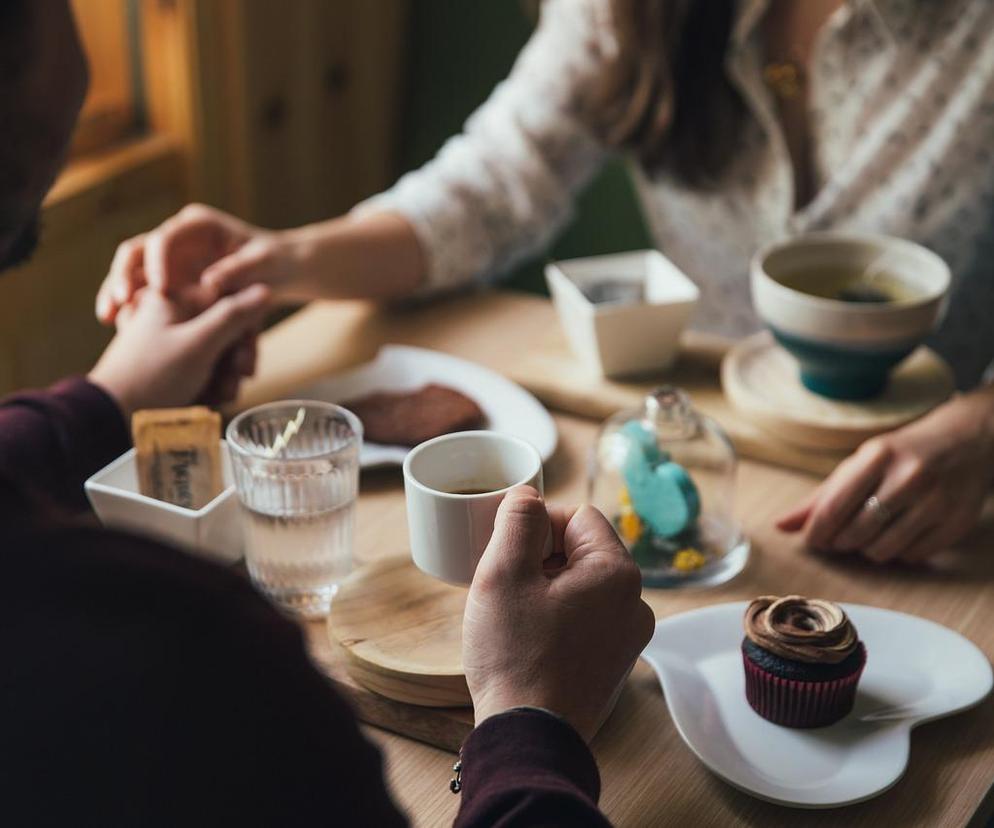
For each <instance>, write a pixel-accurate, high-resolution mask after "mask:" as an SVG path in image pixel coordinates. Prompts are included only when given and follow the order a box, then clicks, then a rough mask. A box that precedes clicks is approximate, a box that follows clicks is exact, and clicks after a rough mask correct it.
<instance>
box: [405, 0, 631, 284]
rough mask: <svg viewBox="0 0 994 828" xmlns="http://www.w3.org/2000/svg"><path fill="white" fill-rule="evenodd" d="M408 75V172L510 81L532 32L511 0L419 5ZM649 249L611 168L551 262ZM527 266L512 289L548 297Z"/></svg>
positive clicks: (620, 176) (624, 183)
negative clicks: (500, 83)
mask: <svg viewBox="0 0 994 828" xmlns="http://www.w3.org/2000/svg"><path fill="white" fill-rule="evenodd" d="M411 7H412V11H413V20H412V26H411V35H410V37H411V40H410V46H409V48H410V53H409V54H410V70H409V74H408V80H407V82H408V84H409V88H408V94H407V95H406V98H405V100H406V111H405V113H404V132H403V136H402V139H401V141H400V145H401V158H400V164H401V169H402V170H409V169H412V168H414V167H417V166H419V165H420V164H422V163H424V162H425V161H426V160H428V159H429V158H431V157H432V156H433V155H434V154H435V152H436V151H437V149H438V148H439V146H441V144H442V143H443V142H444V141H445V139H446V138H448V137H449V136H451V135H452V134H454V133H456V132H458V131H459V130H460V129H461V127H462V125H463V123H464V121H465V120H466V118H467V116H468V115H469V114H470V113H471V112H472V111H473V110H474V109H475V108H476V107H477V106H479V104H481V103H482V102H483V101H484V100H486V98H487V96H488V95H489V94H490V91H491V90H492V89H493V87H494V86H495V85H496V84H497V82H498V81H500V80H501V79H502V78H504V77H505V76H506V75H507V73H508V70H509V69H510V67H511V65H512V63H513V61H514V58H515V56H516V55H517V53H518V51H519V50H520V49H521V47H522V46H523V45H524V43H525V41H526V40H527V39H528V36H529V35H530V33H531V30H532V22H531V21H530V20H529V19H528V16H527V15H526V14H525V13H524V11H523V10H522V6H521V4H520V3H518V2H513V0H415V2H413V3H412V4H411ZM648 245H649V240H648V234H647V233H646V230H645V226H644V223H643V221H642V218H641V215H640V212H639V209H638V206H637V204H636V201H635V196H634V192H633V190H632V186H631V182H630V180H629V177H628V175H627V173H626V172H625V170H624V168H623V166H622V165H621V164H620V163H619V162H611V163H609V164H608V165H607V166H606V167H605V169H604V171H603V173H602V174H601V175H600V176H599V177H598V178H597V179H595V180H594V181H593V182H592V183H591V185H590V186H589V187H588V188H587V190H586V191H585V192H584V193H583V194H582V196H581V198H580V200H579V203H578V205H577V216H576V219H575V220H574V221H573V223H572V224H571V225H570V226H569V227H568V228H567V229H566V230H565V232H564V233H563V234H562V235H561V237H560V238H559V239H558V240H557V241H556V243H555V245H554V246H553V248H552V250H551V251H550V252H549V256H550V257H552V258H569V257H572V256H587V255H593V254H597V253H612V252H616V251H620V250H632V249H637V248H640V247H646V246H648ZM544 260H545V257H543V258H542V259H541V260H539V261H534V262H530V263H527V264H525V265H524V266H522V267H521V268H520V269H519V270H518V272H517V273H515V274H514V276H513V278H512V279H511V284H512V285H514V286H516V287H521V288H524V289H526V290H532V291H536V292H545V280H544V278H543V276H542V261H544Z"/></svg>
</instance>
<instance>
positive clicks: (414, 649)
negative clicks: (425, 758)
mask: <svg viewBox="0 0 994 828" xmlns="http://www.w3.org/2000/svg"><path fill="white" fill-rule="evenodd" d="M465 608H466V589H465V588H464V587H457V586H451V585H450V584H446V583H443V582H442V581H439V580H438V579H437V578H432V577H431V576H429V575H425V574H424V573H423V572H421V571H420V570H419V569H418V568H417V567H415V566H414V564H413V563H412V562H411V559H410V557H409V556H404V557H399V556H395V557H389V558H383V559H381V560H378V561H374V562H373V563H371V564H368V565H367V566H364V567H363V568H362V569H359V570H356V571H355V572H353V573H352V574H351V575H350V576H349V577H348V578H346V579H345V580H344V581H342V583H341V584H340V585H339V587H338V592H337V593H336V595H335V600H334V601H333V602H332V606H331V612H330V614H329V615H328V632H329V635H331V637H332V638H334V639H335V641H337V642H338V644H339V645H340V646H341V647H342V649H343V650H344V652H345V656H346V659H347V661H348V671H349V673H350V675H351V676H352V677H353V678H354V679H355V680H356V681H358V682H359V684H361V685H363V686H364V687H366V688H368V689H370V690H373V691H374V692H376V693H379V694H380V695H381V696H386V697H387V698H391V699H394V700H395V701H399V702H404V703H406V704H416V705H421V706H424V707H457V706H463V707H465V706H469V705H471V704H472V700H471V699H470V696H469V689H468V688H467V687H466V676H465V675H464V674H463V669H462V617H463V611H464V610H465Z"/></svg>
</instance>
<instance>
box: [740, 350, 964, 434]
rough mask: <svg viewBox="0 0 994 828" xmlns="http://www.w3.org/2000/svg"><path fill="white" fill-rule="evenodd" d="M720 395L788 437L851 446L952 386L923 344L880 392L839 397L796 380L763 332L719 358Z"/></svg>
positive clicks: (931, 404) (924, 408)
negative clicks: (867, 397)
mask: <svg viewBox="0 0 994 828" xmlns="http://www.w3.org/2000/svg"><path fill="white" fill-rule="evenodd" d="M721 384H722V387H723V389H724V392H725V396H727V397H728V399H729V401H730V402H731V403H732V404H733V405H734V406H735V407H736V408H737V409H738V410H739V411H740V412H742V414H743V415H745V416H746V417H748V418H749V419H750V420H751V421H753V422H754V423H756V425H758V426H759V427H760V428H762V429H763V430H765V431H768V432H770V433H771V435H775V436H776V437H777V438H779V439H781V440H784V441H785V442H788V443H792V444H793V445H796V446H802V447H804V448H812V449H819V450H823V451H830V450H835V451H840V450H850V449H854V448H856V446H858V445H859V444H860V443H862V442H863V441H864V440H866V439H867V438H869V437H872V436H873V435H875V434H881V433H883V432H885V431H891V430H892V429H895V428H898V427H900V426H902V425H905V424H906V423H909V422H911V421H912V420H914V419H917V418H918V417H920V416H922V414H925V413H926V412H928V411H930V410H931V409H933V408H935V406H937V405H939V403H941V402H943V401H944V400H946V399H947V398H948V397H949V395H950V394H952V392H953V389H954V384H953V375H952V371H951V370H950V368H949V366H948V365H947V364H946V362H945V361H944V360H943V359H942V358H941V357H940V356H938V354H936V353H935V352H934V351H932V350H930V349H928V348H926V347H924V346H922V347H921V348H919V349H918V350H917V351H915V352H914V353H913V354H912V355H911V356H910V357H908V358H907V359H906V360H905V361H904V362H902V363H901V364H900V365H898V366H897V368H896V369H895V370H894V372H893V373H892V374H891V377H890V382H888V384H887V387H886V388H885V389H884V391H883V393H882V394H880V395H879V396H877V397H874V398H873V399H870V400H860V401H858V402H842V401H839V400H830V399H828V398H826V397H821V396H819V395H818V394H814V393H812V392H811V391H809V390H808V389H807V388H805V387H804V386H803V385H802V384H801V380H800V376H799V374H798V367H797V361H796V360H795V359H794V358H793V357H792V356H791V355H790V354H788V353H787V352H786V351H785V350H784V349H783V348H781V347H780V346H779V345H777V344H776V342H775V341H774V340H773V336H772V335H771V334H770V333H769V332H768V331H764V332H763V333H758V334H756V335H754V336H750V337H749V338H747V339H744V340H742V341H741V342H739V343H738V344H737V345H735V346H734V347H733V348H732V350H731V351H729V352H728V354H727V355H726V356H725V359H724V361H723V362H722V365H721Z"/></svg>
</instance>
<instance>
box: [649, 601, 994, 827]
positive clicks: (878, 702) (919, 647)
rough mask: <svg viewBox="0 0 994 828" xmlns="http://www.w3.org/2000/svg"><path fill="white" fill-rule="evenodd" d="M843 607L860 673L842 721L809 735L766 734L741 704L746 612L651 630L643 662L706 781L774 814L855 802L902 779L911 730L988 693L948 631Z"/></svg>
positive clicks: (983, 664)
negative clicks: (862, 651) (721, 783)
mask: <svg viewBox="0 0 994 828" xmlns="http://www.w3.org/2000/svg"><path fill="white" fill-rule="evenodd" d="M844 607H845V610H846V612H847V613H849V617H850V618H851V619H852V621H853V623H854V624H855V625H856V629H857V630H858V631H859V636H860V638H861V639H862V640H863V642H864V643H865V644H866V650H867V664H866V670H865V672H864V673H863V677H862V679H861V680H860V684H859V690H858V693H857V697H856V705H855V707H854V709H853V712H852V713H850V714H849V715H848V716H847V717H846V718H844V719H843V720H842V721H840V722H837V723H836V724H834V725H831V726H830V727H824V728H818V729H816V730H793V729H790V728H786V727H780V726H778V725H775V724H771V723H770V722H768V721H766V720H765V719H763V718H761V717H760V716H759V715H758V714H756V713H755V712H754V711H753V710H752V708H751V707H749V704H748V702H746V698H745V676H744V671H743V667H742V654H741V649H740V648H741V644H742V615H743V613H744V612H745V608H746V603H745V602H740V603H734V604H718V605H716V606H711V607H704V608H703V609H698V610H693V611H691V612H686V613H682V614H680V615H675V616H673V617H671V618H666V619H664V620H662V621H660V622H659V623H658V624H656V632H655V635H654V636H653V638H652V641H650V642H649V646H648V647H646V649H645V652H644V653H643V654H642V657H643V658H644V659H645V660H646V661H647V662H648V663H649V664H650V665H652V667H653V669H654V670H655V671H656V673H657V674H658V675H659V680H660V681H661V682H662V685H663V693H664V694H665V696H666V703H667V705H668V706H669V709H670V715H671V716H672V717H673V721H674V723H675V724H676V727H677V730H679V731H680V735H681V736H682V737H683V740H684V741H685V742H686V743H687V746H688V747H689V748H690V749H691V750H692V751H693V752H694V753H695V754H696V755H697V757H698V758H699V759H700V760H701V761H702V762H703V763H704V764H705V765H707V767H708V768H709V769H710V770H711V771H713V772H714V773H716V774H717V775H718V776H720V777H721V778H722V779H724V780H725V781H726V782H728V783H730V784H731V785H734V786H735V787H736V788H739V789H741V790H743V791H745V792H746V793H750V794H752V795H754V796H757V797H759V798H760V799H765V800H768V801H770V802H775V803H777V804H780V805H790V806H794V807H800V808H830V807H836V806H840V805H849V804H852V803H855V802H860V801H862V800H865V799H870V798H871V797H874V796H876V795H877V794H880V793H882V792H883V791H885V790H887V789H888V788H889V787H891V786H892V785H893V784H894V783H896V782H897V781H898V779H900V778H901V775H902V774H903V773H904V769H905V768H906V767H907V764H908V753H909V748H910V744H911V740H910V735H911V729H912V728H913V727H915V726H916V725H919V724H922V723H923V722H927V721H930V720H932V719H938V718H941V717H942V716H949V715H951V714H953V713H958V712H960V711H962V710H965V709H967V708H969V707H972V706H974V705H976V704H978V703H979V702H981V701H982V700H983V699H984V698H985V697H986V696H987V694H988V693H990V691H991V685H992V673H991V665H990V662H989V661H988V660H987V658H986V656H984V654H983V653H982V652H981V651H980V650H979V649H978V648H977V647H976V646H975V645H974V644H972V643H971V642H970V641H968V640H967V639H965V638H964V637H963V636H961V635H959V634H958V633H955V632H953V631H952V630H950V629H948V628H946V627H943V626H941V625H940V624H936V623H934V622H932V621H926V620H925V619H923V618H917V617H915V616H913V615H906V614H905V613H902V612H893V611H891V610H885V609H879V608H877V607H867V606H861V605H858V604H852V605H848V604H847V605H844Z"/></svg>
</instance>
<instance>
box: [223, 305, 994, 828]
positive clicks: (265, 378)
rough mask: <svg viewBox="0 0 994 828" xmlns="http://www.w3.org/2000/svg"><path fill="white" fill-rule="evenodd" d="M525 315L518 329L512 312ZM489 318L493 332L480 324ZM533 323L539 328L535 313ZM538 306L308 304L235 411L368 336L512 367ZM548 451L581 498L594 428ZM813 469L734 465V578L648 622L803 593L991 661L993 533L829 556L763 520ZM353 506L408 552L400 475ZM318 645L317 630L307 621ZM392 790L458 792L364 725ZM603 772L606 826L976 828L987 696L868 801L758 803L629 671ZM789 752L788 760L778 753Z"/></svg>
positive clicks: (676, 601)
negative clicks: (699, 751) (912, 563)
mask: <svg viewBox="0 0 994 828" xmlns="http://www.w3.org/2000/svg"><path fill="white" fill-rule="evenodd" d="M519 318H520V319H522V320H527V321H528V324H527V325H525V326H518V325H517V323H516V322H515V320H516V319H519ZM494 319H499V321H500V326H499V328H497V329H495V327H494V325H493V324H492V322H493V320H494ZM543 319H544V320H545V322H544V324H543V323H542V320H543ZM555 324H556V323H555V322H554V317H553V315H552V311H551V308H549V307H548V305H547V303H545V302H544V300H539V299H535V298H529V297H524V296H517V295H513V294H500V295H494V296H490V297H469V298H462V299H458V300H449V301H447V302H444V303H441V304H436V305H433V306H431V307H428V308H422V309H412V310H407V311H401V310H394V311H386V310H377V309H374V308H370V307H367V306H364V305H357V304H337V305H331V304H314V305H311V306H309V307H308V308H306V309H304V310H303V311H301V312H299V313H297V314H296V315H294V316H292V317H290V318H289V319H287V320H286V321H284V322H282V323H281V324H280V325H278V326H277V327H276V328H274V329H273V330H271V331H270V332H269V333H267V334H266V335H265V336H264V337H263V342H262V347H261V355H260V356H261V358H260V372H259V376H258V378H257V379H256V380H255V381H254V382H253V383H252V384H251V385H250V386H249V387H248V388H247V389H246V392H245V394H244V395H243V398H242V399H241V400H240V405H248V404H254V403H256V402H259V401H262V400H265V399H271V398H273V397H278V396H282V395H286V394H288V393H289V392H291V391H292V390H293V388H294V387H297V386H300V385H302V384H304V383H307V382H309V381H311V380H313V379H314V378H316V377H319V376H321V375H323V374H326V373H329V372H331V371H334V370H340V369H342V368H344V367H347V366H351V365H354V364H357V363H360V362H362V361H365V360H366V359H369V358H371V357H372V356H373V355H374V354H375V352H376V350H377V348H378V347H379V345H380V344H382V343H384V342H387V341H391V342H403V343H407V344H417V345H423V346H426V347H433V348H436V349H438V350H442V351H448V352H450V353H454V354H458V355H460V356H463V357H466V358H468V359H473V360H476V361H478V362H480V363H483V364H486V365H489V366H490V367H493V368H496V369H498V370H504V371H508V370H509V368H510V366H511V362H513V360H514V359H515V358H516V357H517V356H520V354H521V353H523V349H525V350H526V349H527V348H529V347H532V346H533V344H534V343H535V342H536V341H538V340H537V338H538V337H543V336H547V335H548V331H549V329H550V328H552V329H554V326H555ZM556 423H557V425H558V427H559V430H560V447H559V449H558V451H557V452H556V455H555V457H554V458H553V459H552V460H551V461H550V463H549V464H548V465H547V467H546V492H547V495H548V497H549V499H550V500H557V501H579V500H581V499H582V498H583V483H584V481H583V474H584V457H585V456H586V452H587V450H588V448H589V446H590V444H591V441H592V440H593V438H594V435H595V432H596V427H597V423H595V422H591V421H588V420H584V419H581V418H577V417H574V416H570V415H566V414H557V415H556ZM815 483H816V480H815V478H813V477H808V476H805V475H802V474H799V473H796V472H790V471H785V470H782V469H778V468H774V467H772V466H766V465H762V464H759V463H754V462H749V461H744V462H742V463H741V465H740V470H739V486H738V490H737V502H736V511H737V513H738V515H739V518H740V520H741V521H742V522H743V524H744V526H745V529H746V531H747V533H748V534H749V535H750V536H751V538H752V540H753V554H752V559H751V561H750V564H749V566H748V567H747V569H746V570H745V572H743V573H742V575H740V576H739V577H738V578H736V579H735V580H733V581H732V582H731V583H729V584H726V585H725V586H723V587H720V588H718V589H713V590H709V591H703V592H686V593H680V592H666V591H659V590H646V599H647V600H648V602H649V603H650V604H651V605H652V607H653V609H654V610H655V612H656V615H657V617H659V618H662V617H664V616H667V615H670V614H673V613H677V612H682V611H684V610H688V609H692V608H694V607H699V606H703V605H707V604H711V603H717V602H724V601H736V600H742V599H749V598H752V597H754V596H756V595H760V594H766V593H788V592H799V593H802V594H804V593H807V594H814V595H821V596H827V597H831V598H833V599H838V600H843V601H850V602H856V603H868V604H874V605H876V606H881V607H890V608H893V609H899V610H903V611H905V612H910V613H914V614H916V615H921V616H923V617H925V618H930V619H932V620H934V621H937V622H939V623H941V624H945V625H947V626H949V627H951V628H952V629H955V630H958V631H960V632H962V633H963V634H964V635H966V636H968V637H969V638H970V639H972V640H973V641H974V642H976V643H977V644H978V645H979V646H980V647H981V648H982V649H983V650H984V652H985V653H986V654H987V656H988V657H989V658H994V588H992V584H994V526H992V522H991V521H987V523H986V524H985V528H983V529H982V530H980V531H978V532H977V533H976V534H975V536H974V537H973V538H971V540H970V542H969V543H968V544H966V545H964V547H963V548H962V549H961V550H959V551H958V552H956V553H950V554H948V555H946V556H945V557H943V558H942V559H941V560H940V561H939V562H938V563H937V564H936V566H935V567H934V569H932V570H930V571H925V570H918V571H915V570H911V569H905V568H895V567H878V566H874V565H871V564H866V563H862V562H860V561H858V560H855V559H826V558H822V557H816V556H814V555H811V554H808V553H807V552H805V551H804V550H803V549H802V548H801V547H800V545H799V544H798V542H797V541H796V540H794V539H792V538H789V537H785V536H783V535H780V534H779V533H777V532H776V530H774V529H773V528H772V519H773V517H774V516H775V515H777V514H778V513H780V512H782V511H784V510H785V509H787V508H788V507H789V506H791V505H792V504H794V503H795V502H796V501H797V500H798V499H800V498H801V497H803V496H804V494H805V493H806V492H808V491H810V489H811V488H812V486H813V485H814V484H815ZM361 489H362V494H361V498H360V501H359V508H358V533H357V548H356V557H357V560H358V562H359V563H363V562H367V561H370V560H373V559H375V558H376V557H378V556H382V555H390V554H397V553H399V552H403V551H404V550H405V549H406V548H407V545H406V544H407V542H406V534H407V530H406V523H405V514H404V501H403V485H402V481H401V477H400V473H399V470H380V471H373V472H369V473H366V474H364V475H363V478H362V485H361ZM308 633H309V635H310V637H311V639H312V641H313V643H314V644H315V646H320V645H321V643H322V641H323V636H324V628H323V625H321V624H313V625H309V628H308ZM367 732H368V734H369V736H370V738H372V739H373V740H374V741H376V742H377V743H378V744H380V746H381V747H382V748H383V750H384V752H385V754H386V759H387V773H388V776H389V780H390V785H391V787H392V789H393V792H394V795H395V796H396V797H397V799H398V800H399V801H400V802H401V803H402V805H403V806H404V807H405V808H406V809H407V812H408V813H409V814H410V816H411V819H412V820H413V822H414V823H415V824H417V825H426V826H428V825H431V826H434V825H443V824H448V823H450V822H451V820H452V817H453V816H454V814H455V811H456V807H457V805H458V800H457V798H456V797H454V796H452V795H451V794H450V793H449V791H448V780H449V778H450V776H451V773H450V766H451V764H452V761H453V757H452V755H451V754H449V753H446V752H444V751H441V750H437V749H434V748H431V747H428V746H426V745H423V744H419V743H417V742H414V741H411V740H408V739H404V738H401V737H398V736H395V735H393V734H389V733H386V732H383V731H380V730H378V729H376V728H367ZM593 750H594V753H595V754H596V757H597V760H598V763H599V765H600V768H601V775H602V779H603V793H602V797H601V805H602V807H603V808H604V810H605V812H606V813H607V815H608V817H610V819H611V820H613V821H614V822H615V824H617V825H632V826H668V825H673V826H698V825H722V826H724V825H755V826H780V825H783V826H799V825H800V826H806V825H816V826H820V825H826V826H827V825H843V824H844V825H846V826H863V825H865V826H874V828H882V827H883V826H928V828H933V826H960V825H967V824H973V825H984V824H985V822H986V820H987V819H988V818H989V817H990V815H991V813H992V812H994V795H992V794H991V787H992V784H994V701H992V700H991V699H988V700H987V701H986V702H985V703H983V704H982V705H980V706H979V707H977V708H975V709H974V710H972V711H969V712H967V713H965V714H963V715H959V716H955V717H952V718H950V719H946V720H942V721H939V722H934V723H932V724H928V725H924V726H922V727H920V728H918V729H917V730H915V731H914V734H913V737H912V746H911V762H910V765H909V768H908V771H907V773H906V775H905V777H904V778H903V779H902V780H901V781H900V782H898V784H897V785H896V786H895V787H894V788H893V789H891V790H890V791H888V792H887V793H885V794H883V795H882V796H880V797H877V798H876V799H873V800H871V801H870V802H866V803H863V804H861V805H855V806H851V807H848V808H845V809H841V810H831V811H800V810H793V809H787V808H782V807H778V806H774V805H769V804H766V803H763V802H760V801H759V800H756V799H753V798H752V797H749V796H747V795H746V794H743V793H740V792H738V791H736V790H734V789H733V788H731V787H730V786H729V785H727V784H725V783H724V782H722V781H720V780H719V779H717V778H716V777H715V776H713V775H712V774H711V773H710V772H709V771H707V770H706V769H705V768H704V766H703V765H702V764H701V763H700V762H699V761H698V760H697V759H696V758H695V757H694V756H693V754H692V753H691V752H690V750H689V749H688V748H687V747H686V746H685V745H684V744H683V742H682V740H681V739H680V736H679V735H678V733H677V732H676V729H675V728H674V726H673V723H672V722H671V720H670V718H669V714H668V712H667V709H666V704H665V701H664V700H663V697H662V693H661V691H660V689H659V685H658V682H657V681H656V679H655V676H654V674H653V673H652V672H651V671H650V670H649V668H648V667H646V666H645V665H644V664H639V666H638V667H637V668H636V670H635V671H634V672H633V674H632V677H631V679H630V680H629V683H628V686H627V687H626V689H625V692H624V693H623V695H622V698H621V701H620V702H619V705H618V707H617V709H616V711H615V713H614V714H613V716H612V717H611V719H610V720H609V721H608V723H607V724H606V725H605V727H604V729H603V730H602V731H601V733H600V734H599V735H598V736H597V738H596V739H595V741H594V744H593ZM785 761H789V757H785Z"/></svg>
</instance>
